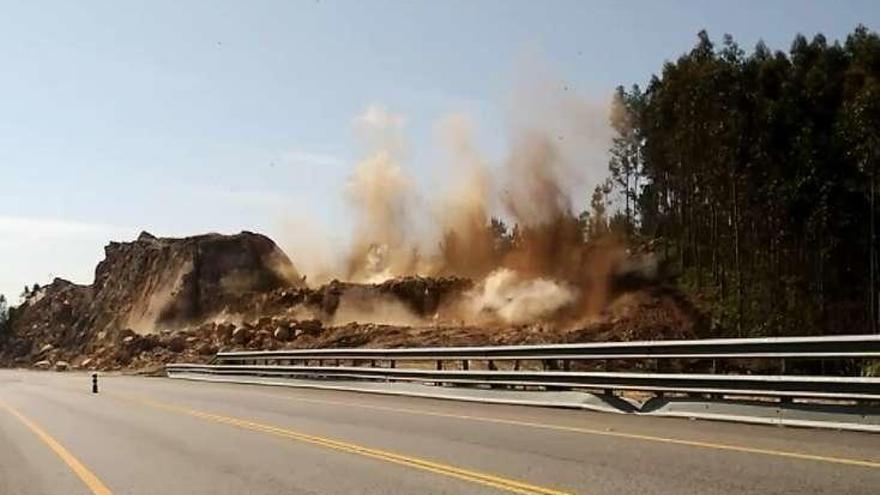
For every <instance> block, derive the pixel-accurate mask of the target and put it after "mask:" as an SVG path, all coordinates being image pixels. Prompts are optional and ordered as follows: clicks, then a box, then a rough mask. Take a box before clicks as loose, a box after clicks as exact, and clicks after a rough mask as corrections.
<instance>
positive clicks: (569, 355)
mask: <svg viewBox="0 0 880 495" xmlns="http://www.w3.org/2000/svg"><path fill="white" fill-rule="evenodd" d="M671 358H679V359H701V358H702V359H733V358H800V359H826V358H880V335H842V336H830V337H829V336H825V337H769V338H755V339H702V340H668V341H641V342H601V343H586V344H552V345H523V346H493V347H421V348H401V349H364V348H356V349H295V350H284V351H242V352H220V353H218V354H217V356H216V357H215V360H214V362H216V363H244V362H250V363H253V364H257V363H266V362H268V361H276V362H277V361H281V360H287V361H291V360H301V361H307V360H356V361H369V360H381V361H396V360H399V361H418V360H425V361H436V360H441V361H446V360H448V361H460V360H464V359H476V360H494V361H511V360H545V359H572V360H605V359H671Z"/></svg>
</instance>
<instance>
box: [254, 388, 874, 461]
mask: <svg viewBox="0 0 880 495" xmlns="http://www.w3.org/2000/svg"><path fill="white" fill-rule="evenodd" d="M255 393H258V394H259V395H265V396H269V397H275V398H282V399H287V400H293V401H300V402H310V403H314V404H327V405H337V406H349V407H360V408H364V409H372V410H376V411H389V412H397V413H404V414H418V415H423V416H433V417H438V418H449V419H461V420H468V421H480V422H484V423H495V424H504V425H511V426H522V427H528V428H540V429H545V430H555V431H564V432H569V433H579V434H585V435H599V436H605V437H615V438H626V439H630V440H642V441H647V442H657V443H666V444H673V445H683V446H687V447H699V448H706V449H715V450H726V451H732V452H743V453H747V454H762V455H769V456H775V457H785V458H789V459H798V460H805V461H819V462H830V463H834V464H845V465H849V466H859V467H867V468H874V469H880V461H874V460H862V459H852V458H846V457H832V456H823V455H815V454H806V453H801V452H791V451H785V450H774V449H764V448H760V447H747V446H744V445H733V444H723V443H714V442H702V441H698V440H684V439H680V438H667V437H659V436H654V435H643V434H639V433H626V432H618V431H607V430H597V429H593V428H581V427H577V426H565V425H555V424H550V423H534V422H530V421H519V420H514V419H502V418H493V417H490V416H474V415H469V414H451V413H441V412H435V411H426V410H423V409H410V408H397V407H389V406H376V405H372V404H362V403H357V402H349V401H335V400H325V399H308V398H305V397H292V396H286V395H279V394H271V393H265V392H255Z"/></svg>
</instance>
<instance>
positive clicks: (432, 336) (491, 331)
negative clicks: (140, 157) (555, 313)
mask: <svg viewBox="0 0 880 495" xmlns="http://www.w3.org/2000/svg"><path fill="white" fill-rule="evenodd" d="M105 255H106V257H105V259H104V260H103V261H102V262H101V263H100V264H99V265H98V266H97V268H96V273H95V282H94V283H93V284H92V285H89V286H84V285H76V284H73V283H70V282H67V281H65V280H61V279H56V280H55V281H53V282H52V283H51V284H50V285H48V286H45V287H43V288H42V289H41V290H39V291H37V292H36V293H35V294H33V295H32V296H31V297H29V298H28V300H27V301H25V302H24V303H23V304H22V305H21V306H19V307H18V308H15V310H14V311H13V312H12V325H11V331H10V332H8V335H6V336H4V337H2V340H0V364H2V365H7V366H38V367H56V368H59V369H64V368H68V367H70V368H81V369H148V368H151V367H152V368H155V367H156V366H158V365H161V364H162V363H166V362H170V361H183V360H185V361H195V362H198V361H206V360H208V359H210V356H212V355H213V354H214V353H216V352H217V351H219V350H232V349H280V348H316V347H402V346H446V345H454V346H461V345H493V344H526V343H553V342H583V341H594V340H640V339H664V338H686V337H694V336H696V335H697V333H698V330H699V329H700V327H701V322H702V318H701V317H700V315H699V314H698V313H697V312H696V311H695V310H694V309H693V307H692V306H691V305H690V304H689V303H688V301H687V300H686V299H685V298H684V297H683V296H682V295H681V294H680V293H678V292H676V291H674V290H672V289H669V288H666V287H664V286H662V285H658V284H657V283H654V282H650V281H645V280H642V281H636V282H635V283H634V282H633V278H632V276H631V273H628V272H627V271H626V270H623V271H621V276H620V277H618V282H619V283H617V284H616V288H612V290H611V293H610V297H609V301H610V302H609V303H608V304H607V305H606V306H605V308H604V309H603V310H602V311H601V313H599V314H598V315H597V316H593V317H591V318H590V319H589V320H586V321H572V320H553V319H552V318H546V319H541V320H539V321H532V322H527V323H517V324H511V323H509V322H505V321H503V320H499V319H491V318H490V319H487V318H486V317H485V315H482V314H477V315H474V314H470V313H467V314H465V313H463V312H462V309H461V308H462V307H465V306H467V303H468V302H469V301H470V300H471V299H472V298H474V297H477V296H479V295H480V294H481V293H480V292H479V291H480V290H485V288H484V287H483V288H480V287H477V286H476V284H475V283H474V282H472V281H471V280H468V279H464V278H457V277H437V278H427V277H416V276H411V277H401V278H396V279H391V280H388V281H385V282H383V283H379V284H355V283H347V282H339V281H333V282H331V283H329V284H326V285H323V286H321V287H316V288H309V287H306V286H305V285H304V283H303V281H302V279H301V278H300V276H299V274H298V272H297V270H296V268H295V267H294V266H293V264H292V263H291V262H290V260H289V259H288V258H287V256H286V255H285V254H284V253H283V252H282V251H281V250H280V249H279V248H278V247H277V246H276V245H275V244H274V243H273V242H272V241H271V240H270V239H268V238H267V237H264V236H261V235H258V234H253V233H248V232H243V233H241V234H237V235H232V236H225V235H219V234H208V235H203V236H196V237H188V238H183V239H165V238H162V239H160V238H156V237H153V236H151V235H149V234H146V233H144V234H141V236H140V237H139V238H138V239H137V240H136V241H134V242H127V243H115V242H114V243H110V244H109V245H108V246H107V247H106V248H105ZM614 285H615V284H613V283H612V286H614Z"/></svg>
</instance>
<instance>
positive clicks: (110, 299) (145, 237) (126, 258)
mask: <svg viewBox="0 0 880 495" xmlns="http://www.w3.org/2000/svg"><path fill="white" fill-rule="evenodd" d="M104 252H105V259H104V261H102V262H101V263H99V264H98V267H97V268H96V270H95V283H94V284H93V285H92V291H93V293H94V298H93V301H92V305H91V307H90V311H89V312H90V313H92V314H94V315H95V321H94V323H93V326H94V327H96V328H98V329H102V330H103V329H108V328H130V329H132V330H134V331H135V332H137V333H140V334H145V333H151V332H153V331H154V330H155V329H156V326H163V327H168V326H170V327H174V326H180V325H183V324H187V323H191V322H193V321H198V320H201V319H204V318H207V317H210V316H213V315H214V314H216V313H218V312H220V311H222V310H223V309H224V307H225V305H226V304H228V303H229V301H230V300H232V299H233V298H236V297H238V296H240V295H241V294H243V293H247V292H264V291H269V290H272V289H275V288H278V287H284V286H288V285H290V286H296V285H299V284H301V281H300V278H299V274H298V273H297V271H296V269H295V268H294V266H293V264H292V263H291V262H290V260H289V259H288V258H287V255H285V254H284V253H283V252H282V251H281V250H280V249H278V247H277V246H276V245H275V243H274V242H272V241H271V240H270V239H269V238H267V237H265V236H262V235H258V234H253V233H250V232H242V233H241V234H237V235H232V236H226V235H220V234H207V235H200V236H195V237H187V238H182V239H159V238H156V237H153V236H151V235H150V234H147V233H142V234H141V235H140V237H138V239H137V241H135V242H128V243H117V242H113V243H110V244H109V245H108V246H107V247H106V248H105V249H104Z"/></svg>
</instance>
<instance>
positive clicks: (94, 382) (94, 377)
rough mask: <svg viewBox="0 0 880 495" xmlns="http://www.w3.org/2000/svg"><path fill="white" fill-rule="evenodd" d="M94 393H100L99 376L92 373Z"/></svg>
mask: <svg viewBox="0 0 880 495" xmlns="http://www.w3.org/2000/svg"><path fill="white" fill-rule="evenodd" d="M92 393H93V394H97V393H98V374H97V373H92Z"/></svg>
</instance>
